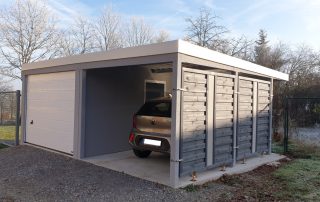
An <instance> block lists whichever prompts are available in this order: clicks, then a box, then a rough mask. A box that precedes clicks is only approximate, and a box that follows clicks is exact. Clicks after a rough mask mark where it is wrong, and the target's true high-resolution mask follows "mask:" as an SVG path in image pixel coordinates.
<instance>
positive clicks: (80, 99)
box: [73, 69, 86, 159]
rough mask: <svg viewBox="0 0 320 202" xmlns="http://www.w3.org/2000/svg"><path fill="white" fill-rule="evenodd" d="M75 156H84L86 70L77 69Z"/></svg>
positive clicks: (78, 157)
mask: <svg viewBox="0 0 320 202" xmlns="http://www.w3.org/2000/svg"><path fill="white" fill-rule="evenodd" d="M75 74H76V78H75V82H76V83H75V110H74V144H73V156H74V158H76V159H80V158H83V157H84V135H85V87H86V71H85V70H82V69H79V70H76V73H75Z"/></svg>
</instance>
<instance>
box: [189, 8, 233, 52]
mask: <svg viewBox="0 0 320 202" xmlns="http://www.w3.org/2000/svg"><path fill="white" fill-rule="evenodd" d="M218 18H219V17H218V16H216V15H214V14H213V13H212V12H211V11H210V10H209V9H206V8H201V9H200V13H199V15H198V16H197V17H192V18H187V19H186V22H187V23H188V27H187V29H186V31H187V36H186V39H187V40H188V41H191V42H193V43H195V44H197V45H199V46H204V47H208V48H211V49H213V50H216V49H217V47H219V46H221V43H223V41H222V40H221V39H222V38H223V35H224V34H226V33H227V32H228V30H227V29H226V28H225V27H224V26H222V25H219V24H218V22H217V20H218Z"/></svg>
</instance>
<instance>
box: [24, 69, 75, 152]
mask: <svg viewBox="0 0 320 202" xmlns="http://www.w3.org/2000/svg"><path fill="white" fill-rule="evenodd" d="M27 91H28V92H27V134H26V141H27V142H29V143H32V144H36V145H40V146H44V147H47V148H51V149H55V150H58V151H62V152H65V153H70V154H71V153H72V151H73V136H74V102H75V72H60V73H50V74H41V75H30V76H28V88H27ZM31 121H33V124H31Z"/></svg>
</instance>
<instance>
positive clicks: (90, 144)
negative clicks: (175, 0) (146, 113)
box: [22, 40, 288, 187]
mask: <svg viewBox="0 0 320 202" xmlns="http://www.w3.org/2000/svg"><path fill="white" fill-rule="evenodd" d="M22 75H23V107H22V108H23V112H22V131H23V142H24V143H26V144H32V145H37V146H40V147H44V148H48V149H52V150H55V151H59V152H63V153H65V154H67V155H70V156H73V157H74V158H77V159H85V158H90V157H95V156H100V155H108V154H115V153H119V152H124V151H128V150H130V146H129V144H128V136H129V133H130V129H131V127H132V116H133V114H134V113H135V112H136V111H137V110H138V109H139V108H140V107H141V106H142V105H143V103H144V102H145V101H146V100H149V99H152V98H155V97H162V96H169V95H172V115H171V147H170V160H169V163H168V170H169V171H170V172H168V180H169V185H170V186H172V187H178V186H179V180H180V179H181V178H182V177H184V176H189V175H191V173H193V172H197V173H201V172H203V171H210V170H212V169H214V168H217V167H220V166H234V165H236V162H237V161H238V160H242V159H244V158H250V157H255V156H257V155H258V154H270V153H271V136H272V97H273V94H272V88H273V82H274V80H283V81H287V80H288V75H287V74H284V73H281V72H278V71H275V70H272V69H269V68H266V67H262V66H259V65H256V64H253V63H250V62H247V61H244V60H240V59H237V58H234V57H231V56H228V55H224V54H221V53H218V52H215V51H212V50H209V49H206V48H203V47H199V46H196V45H193V44H191V43H188V42H185V41H182V40H175V41H169V42H164V43H158V44H150V45H144V46H138V47H130V48H121V49H116V50H111V51H107V52H98V53H89V54H84V55H77V56H70V57H65V58H59V59H53V60H48V61H41V62H36V63H31V64H24V65H23V67H22Z"/></svg>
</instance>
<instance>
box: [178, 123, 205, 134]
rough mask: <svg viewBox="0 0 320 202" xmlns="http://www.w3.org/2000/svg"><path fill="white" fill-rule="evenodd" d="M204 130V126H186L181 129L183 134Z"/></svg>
mask: <svg viewBox="0 0 320 202" xmlns="http://www.w3.org/2000/svg"><path fill="white" fill-rule="evenodd" d="M205 129H206V125H204V124H202V125H195V124H190V125H189V124H188V125H184V127H183V131H184V132H189V131H190V132H191V131H199V130H205Z"/></svg>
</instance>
